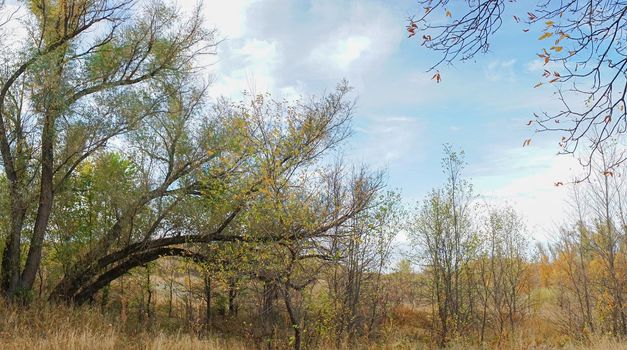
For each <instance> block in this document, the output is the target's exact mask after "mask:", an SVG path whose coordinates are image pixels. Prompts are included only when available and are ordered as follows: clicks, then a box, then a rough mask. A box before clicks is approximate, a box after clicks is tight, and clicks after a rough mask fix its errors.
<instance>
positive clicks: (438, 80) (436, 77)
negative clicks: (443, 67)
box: [431, 71, 442, 83]
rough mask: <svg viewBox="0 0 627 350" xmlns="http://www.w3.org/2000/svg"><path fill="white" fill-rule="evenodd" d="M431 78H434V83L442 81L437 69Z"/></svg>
mask: <svg viewBox="0 0 627 350" xmlns="http://www.w3.org/2000/svg"><path fill="white" fill-rule="evenodd" d="M431 80H435V82H436V83H439V82H440V81H442V76H441V75H440V72H439V71H437V72H436V73H435V74H434V75H433V77H432V78H431Z"/></svg>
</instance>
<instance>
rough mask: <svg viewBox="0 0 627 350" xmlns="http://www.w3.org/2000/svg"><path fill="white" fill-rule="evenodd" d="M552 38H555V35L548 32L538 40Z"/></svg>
mask: <svg viewBox="0 0 627 350" xmlns="http://www.w3.org/2000/svg"><path fill="white" fill-rule="evenodd" d="M552 36H553V33H550V32H546V33H544V34H542V35H540V37H539V38H538V40H544V39H546V38H550V37H552Z"/></svg>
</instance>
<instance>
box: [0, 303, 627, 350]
mask: <svg viewBox="0 0 627 350" xmlns="http://www.w3.org/2000/svg"><path fill="white" fill-rule="evenodd" d="M0 316H1V317H0V350H4V349H24V350H31V349H33V350H43V349H46V350H48V349H50V350H57V349H58V350H74V349H77V350H78V349H81V350H82V349H95V350H100V349H102V350H105V349H107V350H108V349H138V350H139V349H142V350H143V349H149V350H152V349H154V350H169V349H172V350H174V349H176V350H179V349H180V350H186V349H206V350H218V349H233V350H240V349H251V348H255V346H254V345H251V344H247V343H245V342H244V341H241V340H237V339H224V338H220V337H206V336H203V335H202V334H200V335H197V334H188V333H184V332H180V331H179V332H175V333H165V332H163V331H159V330H157V331H153V330H150V329H142V328H138V327H127V325H125V324H122V323H120V322H118V321H117V318H116V317H112V316H111V317H110V316H107V315H104V314H102V313H101V312H100V310H99V309H96V308H92V307H72V306H66V305H51V304H49V303H36V304H33V305H30V306H28V307H22V306H16V305H13V304H9V303H6V302H3V301H0ZM399 321H400V322H399V323H397V324H395V325H394V326H392V327H391V329H390V332H389V333H388V334H386V336H385V337H384V339H381V340H380V341H379V342H377V343H376V344H375V343H358V345H353V346H352V347H349V346H345V348H356V349H368V350H374V349H408V350H409V349H412V350H413V349H434V347H433V345H430V344H428V342H425V341H424V335H421V334H414V330H412V327H413V328H416V326H418V327H420V324H415V322H414V320H411V317H408V318H407V319H403V320H399ZM547 326H548V325H546V324H542V323H535V324H528V325H526V327H525V331H524V333H525V334H519V335H517V336H516V337H514V341H509V340H508V341H504V342H500V343H490V344H484V346H483V347H481V346H469V345H468V344H467V343H466V344H465V343H464V342H463V341H457V342H455V341H453V342H452V343H451V344H450V346H449V347H448V349H450V350H462V349H464V350H465V349H468V350H475V349H476V350H479V349H511V350H523V349H524V350H526V349H538V350H539V349H564V350H583V349H590V350H627V342H621V341H618V340H616V339H614V338H604V337H599V338H595V339H591V340H588V341H587V342H586V343H585V344H584V343H576V342H573V341H571V340H570V339H569V338H567V337H565V338H563V339H562V340H560V339H557V338H556V339H553V340H551V339H550V337H551V336H550V335H549V334H548V333H543V332H542V329H546V328H547ZM283 345H284V347H286V346H287V344H283ZM321 348H324V349H333V348H334V346H332V345H328V346H323V347H321Z"/></svg>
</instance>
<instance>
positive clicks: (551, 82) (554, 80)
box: [549, 78, 560, 84]
mask: <svg viewBox="0 0 627 350" xmlns="http://www.w3.org/2000/svg"><path fill="white" fill-rule="evenodd" d="M559 80H560V78H553V79H551V80H549V84H553V83H554V82H556V81H559Z"/></svg>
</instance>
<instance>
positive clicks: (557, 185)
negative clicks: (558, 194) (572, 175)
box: [554, 181, 564, 187]
mask: <svg viewBox="0 0 627 350" xmlns="http://www.w3.org/2000/svg"><path fill="white" fill-rule="evenodd" d="M554 185H555V187H560V186H564V183H563V182H561V181H558V182H556V183H555V184H554Z"/></svg>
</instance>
